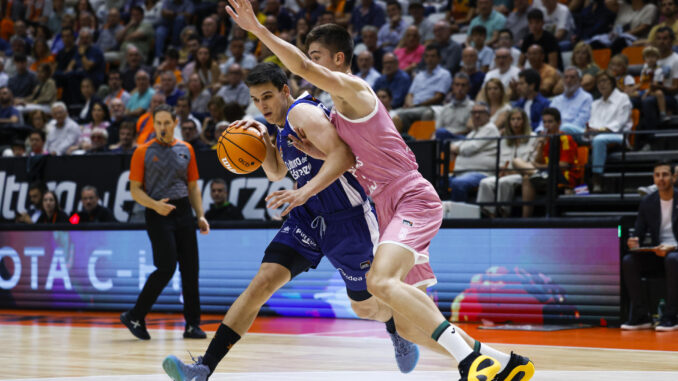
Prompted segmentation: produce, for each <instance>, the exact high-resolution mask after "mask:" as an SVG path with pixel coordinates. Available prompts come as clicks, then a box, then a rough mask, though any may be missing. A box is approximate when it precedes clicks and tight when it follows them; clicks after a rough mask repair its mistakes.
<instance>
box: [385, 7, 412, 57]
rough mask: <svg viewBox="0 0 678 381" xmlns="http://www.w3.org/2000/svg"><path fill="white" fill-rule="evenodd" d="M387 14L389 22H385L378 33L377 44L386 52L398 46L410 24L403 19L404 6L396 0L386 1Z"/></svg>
mask: <svg viewBox="0 0 678 381" xmlns="http://www.w3.org/2000/svg"><path fill="white" fill-rule="evenodd" d="M386 16H387V17H388V22H386V23H384V25H382V26H381V28H379V32H378V33H377V44H378V45H379V47H380V48H381V49H383V50H384V53H388V52H392V51H393V50H394V49H395V48H396V47H397V46H398V44H399V43H400V40H401V39H402V38H403V35H404V34H405V28H407V27H408V26H409V25H408V23H407V22H405V20H403V17H402V7H401V6H400V3H399V2H397V1H396V0H389V1H388V2H387V3H386ZM417 30H418V28H417Z"/></svg>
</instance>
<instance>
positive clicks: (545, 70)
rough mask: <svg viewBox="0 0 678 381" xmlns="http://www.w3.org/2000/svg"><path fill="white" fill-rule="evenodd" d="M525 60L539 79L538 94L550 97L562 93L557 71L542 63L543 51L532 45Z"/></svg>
mask: <svg viewBox="0 0 678 381" xmlns="http://www.w3.org/2000/svg"><path fill="white" fill-rule="evenodd" d="M527 60H528V62H529V63H530V67H531V68H532V69H534V70H536V71H537V72H538V73H539V76H540V77H541V85H540V87H539V92H540V93H542V94H543V95H544V96H545V97H552V96H554V95H558V94H561V93H562V92H563V79H562V78H561V77H560V73H558V70H557V69H556V68H555V67H553V66H551V65H549V64H547V63H544V50H543V49H542V48H541V46H539V45H536V44H535V45H532V46H530V48H529V49H528V50H527Z"/></svg>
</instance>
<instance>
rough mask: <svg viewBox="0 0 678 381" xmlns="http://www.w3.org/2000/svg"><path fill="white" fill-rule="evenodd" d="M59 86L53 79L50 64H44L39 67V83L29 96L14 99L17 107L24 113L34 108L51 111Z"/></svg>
mask: <svg viewBox="0 0 678 381" xmlns="http://www.w3.org/2000/svg"><path fill="white" fill-rule="evenodd" d="M56 98H57V88H56V83H55V82H54V80H53V79H52V68H51V66H50V65H49V64H42V65H40V68H39V69H38V85H37V86H36V87H35V89H34V90H33V93H32V94H31V95H30V96H28V97H27V98H23V99H22V98H18V99H16V100H15V101H14V103H15V105H17V108H18V109H19V110H20V111H21V112H23V113H29V112H31V111H34V110H41V111H44V112H49V106H50V105H51V104H52V103H54V102H56Z"/></svg>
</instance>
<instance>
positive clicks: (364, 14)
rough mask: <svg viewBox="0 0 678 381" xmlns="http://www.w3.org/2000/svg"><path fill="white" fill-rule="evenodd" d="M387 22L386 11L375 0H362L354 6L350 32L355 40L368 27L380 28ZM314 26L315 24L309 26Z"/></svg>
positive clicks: (349, 26)
mask: <svg viewBox="0 0 678 381" xmlns="http://www.w3.org/2000/svg"><path fill="white" fill-rule="evenodd" d="M385 22H386V12H385V11H384V9H383V8H382V7H381V6H379V5H378V4H376V3H375V2H374V0H360V5H358V3H356V4H355V6H353V11H351V21H350V22H349V24H348V31H349V32H351V35H352V36H353V37H354V38H355V37H356V35H357V34H358V33H359V32H360V31H362V30H363V27H364V26H366V25H373V26H374V27H376V28H380V27H381V26H382V25H384V23H385ZM309 25H313V23H311V24H309Z"/></svg>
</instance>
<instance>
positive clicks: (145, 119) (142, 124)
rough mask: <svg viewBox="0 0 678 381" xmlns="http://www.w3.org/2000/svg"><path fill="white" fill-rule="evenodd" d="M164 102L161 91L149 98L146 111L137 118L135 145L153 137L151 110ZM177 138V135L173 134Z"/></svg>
mask: <svg viewBox="0 0 678 381" xmlns="http://www.w3.org/2000/svg"><path fill="white" fill-rule="evenodd" d="M164 104H165V95H164V94H163V93H160V92H158V93H155V94H153V97H152V98H151V104H150V105H149V107H148V111H146V112H145V113H143V114H141V116H140V117H139V119H137V133H136V135H137V145H142V144H144V143H146V142H147V141H149V140H151V139H153V138H154V137H155V128H154V126H153V110H155V108H156V107H158V106H160V105H164ZM175 137H176V138H179V135H175Z"/></svg>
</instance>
